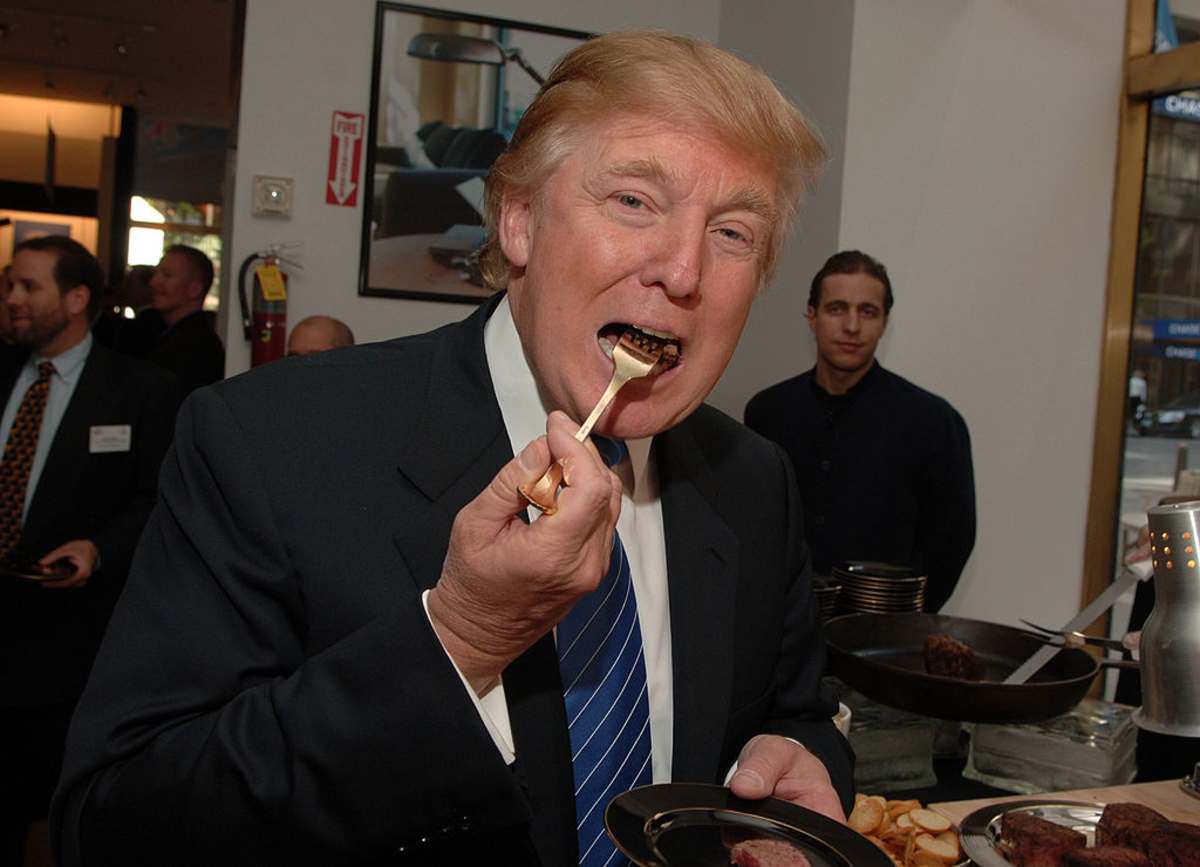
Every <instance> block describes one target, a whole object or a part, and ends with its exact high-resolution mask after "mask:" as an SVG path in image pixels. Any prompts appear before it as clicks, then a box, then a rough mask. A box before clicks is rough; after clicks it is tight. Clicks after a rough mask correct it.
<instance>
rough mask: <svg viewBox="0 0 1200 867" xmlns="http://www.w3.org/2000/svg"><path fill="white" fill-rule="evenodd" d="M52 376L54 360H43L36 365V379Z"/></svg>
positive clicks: (45, 378)
mask: <svg viewBox="0 0 1200 867" xmlns="http://www.w3.org/2000/svg"><path fill="white" fill-rule="evenodd" d="M52 376H54V362H53V361H43V362H41V363H40V364H39V365H38V379H40V380H47V379H49V378H50V377H52Z"/></svg>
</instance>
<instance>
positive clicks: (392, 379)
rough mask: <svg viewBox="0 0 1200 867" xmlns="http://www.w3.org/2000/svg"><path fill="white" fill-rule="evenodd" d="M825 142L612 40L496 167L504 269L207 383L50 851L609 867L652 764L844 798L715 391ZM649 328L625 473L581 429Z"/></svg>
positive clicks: (799, 573)
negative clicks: (376, 327) (339, 346)
mask: <svg viewBox="0 0 1200 867" xmlns="http://www.w3.org/2000/svg"><path fill="white" fill-rule="evenodd" d="M614 106H621V107H622V109H621V110H619V111H617V110H616V109H614ZM820 157H821V148H820V145H819V144H818V143H817V139H816V137H815V136H814V134H813V133H812V131H811V129H810V128H809V126H808V125H807V122H806V121H805V120H804V118H803V117H802V116H801V115H800V113H799V112H798V111H797V110H796V109H795V108H794V107H793V106H791V105H790V103H788V102H787V101H786V100H785V99H784V98H783V97H782V96H780V95H779V93H778V91H777V90H776V89H775V88H774V86H773V85H772V84H771V83H770V81H769V79H767V77H766V76H765V75H764V74H763V73H762V72H761V71H759V70H756V69H754V68H753V67H751V66H749V65H748V64H746V63H744V62H742V61H740V60H737V59H736V58H734V57H732V56H731V55H729V54H727V53H726V52H724V51H721V50H719V49H716V48H714V47H713V46H710V45H707V44H706V43H701V42H698V41H695V40H691V39H686V38H682V37H671V36H666V35H663V34H649V33H624V34H613V35H608V36H604V37H600V38H597V39H595V40H591V41H589V42H587V43H585V44H584V45H582V46H581V47H579V48H577V49H575V50H574V51H573V52H572V53H571V54H570V55H568V57H567V58H566V59H565V60H564V61H563V62H562V63H561V64H560V65H559V66H558V67H557V68H556V70H555V73H554V74H553V75H552V76H551V78H550V80H549V81H548V82H547V84H546V86H545V87H544V88H543V90H542V92H541V94H540V95H539V97H538V98H537V99H536V100H535V101H534V103H533V104H532V105H531V106H530V108H529V110H528V111H527V112H526V113H525V115H524V117H523V119H522V121H521V125H520V127H519V128H518V130H517V132H516V134H515V136H514V138H513V141H512V144H511V146H510V149H509V151H508V153H507V154H506V155H505V156H504V157H501V159H500V160H499V161H497V163H496V165H495V166H494V168H493V171H492V174H491V176H490V179H489V192H488V203H489V204H488V225H489V237H490V244H491V245H490V247H489V250H488V252H487V254H486V272H487V274H488V277H489V280H490V281H491V282H492V284H493V285H494V286H496V287H497V288H504V289H506V290H507V292H506V293H505V294H502V295H498V296H497V297H495V298H493V299H492V300H491V301H490V302H489V303H488V304H486V305H485V306H484V307H482V308H481V309H480V310H479V311H478V312H476V313H475V314H474V315H473V316H471V317H469V318H468V319H467V320H465V321H464V322H462V323H458V324H455V325H450V326H446V327H445V328H442V329H440V330H438V331H435V332H433V333H431V334H427V335H421V336H417V337H412V338H406V339H401V340H396V341H391V342H388V343H383V344H375V345H369V346H361V347H356V348H352V349H345V350H337V351H334V352H329V353H323V354H321V355H318V356H315V357H312V358H306V359H296V360H292V361H285V362H281V363H279V364H274V365H269V366H267V367H265V368H260V369H259V370H256V371H255V372H254V373H253V374H251V375H249V376H245V377H237V378H235V379H233V380H230V381H228V382H225V383H222V384H221V385H219V386H217V387H215V388H210V389H201V390H200V391H198V392H197V393H196V394H195V395H194V396H193V397H192V398H191V399H190V400H189V401H188V403H187V404H186V405H185V407H184V410H183V411H182V413H181V416H180V423H179V426H178V435H177V440H176V448H175V451H174V453H173V456H172V457H171V458H170V459H169V460H168V461H167V463H166V465H165V467H164V471H163V481H162V485H163V490H162V503H161V505H160V507H159V508H158V509H157V510H156V511H155V515H154V517H153V518H152V519H151V522H150V525H149V526H148V528H147V532H146V535H145V538H144V539H143V542H142V546H141V548H140V549H139V552H138V557H137V562H136V565H135V567H134V572H133V576H132V578H131V581H130V584H129V587H128V589H127V592H126V594H125V596H124V597H123V598H122V600H121V605H120V606H119V608H118V611H117V613H116V615H115V617H114V622H113V627H112V629H111V630H110V633H109V636H108V638H107V639H106V643H105V646H104V648H103V649H102V651H101V654H100V658H99V660H98V663H97V666H96V670H95V671H94V673H93V676H92V679H91V681H90V683H89V686H88V690H87V693H86V695H85V698H84V700H83V702H82V704H81V708H80V712H79V714H78V715H77V717H76V720H75V723H74V726H73V729H72V734H71V739H70V747H69V749H68V758H67V761H66V767H65V769H64V775H63V780H62V783H61V786H60V790H59V793H58V796H57V799H56V806H55V811H54V816H55V818H54V820H53V821H54V823H55V833H56V839H57V841H58V845H59V851H60V857H61V859H62V863H64V864H66V865H71V867H73V865H78V864H89V865H90V864H122V865H132V864H143V863H151V862H159V861H161V860H162V859H163V858H166V859H168V860H170V861H171V862H172V863H173V864H217V863H220V864H276V863H278V864H288V865H297V864H313V865H316V864H334V863H336V864H385V863H397V862H408V863H416V864H455V865H458V864H474V863H499V864H544V865H553V867H558V865H569V864H593V863H597V864H599V863H610V864H611V863H620V857H619V853H618V852H617V851H616V850H615V849H614V848H613V845H612V843H611V842H610V841H609V839H608V837H607V835H605V833H604V831H603V828H602V826H601V825H600V822H599V820H600V817H602V815H603V811H604V808H605V804H606V803H607V802H608V801H609V800H610V799H611V798H612V797H615V796H617V795H619V794H620V793H621V792H623V791H625V790H627V789H629V788H631V787H633V786H639V785H642V784H644V783H649V782H652V781H653V782H668V781H671V780H690V781H703V782H709V783H721V782H723V781H725V780H727V779H728V782H729V785H730V786H731V788H732V789H733V790H734V792H735V793H737V794H739V795H741V796H743V797H747V798H762V797H765V796H767V795H770V794H774V795H776V796H778V797H782V798H787V799H789V800H793V801H796V802H797V803H802V804H806V805H808V806H810V807H812V808H814V809H817V810H820V811H822V812H824V813H826V814H828V815H830V816H834V817H838V818H840V817H841V816H842V815H843V813H842V810H843V806H844V805H845V804H847V802H848V800H849V798H850V795H851V791H850V790H851V776H852V756H851V754H850V752H849V748H848V746H847V745H846V743H845V741H844V739H842V738H841V736H840V735H839V734H838V733H837V731H836V729H835V728H834V727H833V724H832V722H831V720H830V717H831V715H832V714H833V713H834V712H835V710H836V703H835V702H832V701H830V700H829V698H828V697H827V696H825V695H824V694H823V693H822V691H821V689H820V675H821V672H822V668H823V665H824V655H823V651H822V644H821V640H820V636H819V632H818V629H817V624H816V619H815V607H814V606H813V604H812V599H811V592H810V586H809V572H808V569H807V565H806V563H805V560H804V556H803V553H802V552H803V544H802V541H801V539H800V523H801V522H800V512H799V508H798V502H797V496H796V494H795V491H794V489H793V482H792V479H791V476H790V471H789V470H788V465H787V462H786V460H785V458H784V456H783V454H782V452H781V451H780V450H779V449H778V448H776V447H774V446H772V445H771V444H769V443H767V442H766V441H764V440H762V439H760V438H758V437H756V436H755V435H753V434H751V433H750V432H749V431H747V430H745V429H744V428H742V427H741V426H740V425H738V424H736V423H735V422H733V421H732V420H731V419H728V418H727V417H725V416H723V415H722V414H720V413H719V412H717V411H716V410H713V409H711V408H708V407H704V406H701V402H702V401H703V398H704V396H705V395H706V394H707V393H708V392H709V390H710V389H711V388H712V386H713V384H714V383H715V381H716V379H717V378H718V377H719V376H720V374H721V372H722V370H723V369H724V367H725V365H726V363H727V362H728V360H729V357H730V355H731V354H732V352H733V349H734V346H735V344H736V341H737V338H738V336H739V334H740V330H741V326H742V324H743V323H744V322H745V319H746V316H747V314H748V312H749V305H750V303H751V301H752V299H753V297H754V296H755V294H756V292H757V290H758V287H759V285H760V283H761V282H762V280H763V279H765V277H766V275H768V274H769V273H770V270H771V265H772V262H773V260H774V258H775V256H776V254H777V252H778V246H779V243H780V241H781V239H782V237H783V236H784V235H785V233H786V230H787V219H786V217H785V216H784V215H786V214H787V213H789V212H790V210H791V208H792V205H793V204H794V203H795V201H796V199H797V198H798V196H799V193H800V191H801V189H802V187H803V185H804V184H805V183H806V182H807V181H808V180H809V179H810V178H811V174H812V172H813V171H814V170H815V169H816V166H817V163H818V162H819V160H820ZM630 323H637V324H638V325H640V326H642V327H643V328H646V329H650V330H651V331H652V332H654V333H655V334H657V335H658V336H659V338H660V339H663V340H666V341H668V342H671V343H674V344H675V345H676V347H677V348H678V349H679V352H680V357H681V361H680V363H679V364H678V365H677V366H675V367H674V368H672V369H671V370H669V371H666V372H663V373H661V374H660V375H657V376H654V377H653V378H651V379H649V380H640V381H636V382H634V383H631V384H630V385H629V386H626V388H625V389H624V390H622V391H621V393H620V394H619V395H618V396H617V398H616V400H615V402H614V403H613V404H612V405H611V406H610V408H609V409H608V410H607V411H606V412H605V413H604V414H603V415H602V416H601V417H600V420H599V422H598V424H597V427H596V430H597V431H598V432H600V433H602V434H604V435H606V436H607V437H610V438H617V439H621V440H624V441H625V443H626V444H627V451H626V452H624V453H623V451H622V449H620V448H619V447H618V448H614V449H612V450H611V451H612V452H613V454H612V455H611V457H612V459H613V460H614V461H615V463H614V465H613V466H614V470H613V471H610V470H609V469H608V467H607V466H606V465H605V463H604V462H603V461H602V460H601V457H600V454H599V452H598V450H597V448H596V447H595V446H593V445H592V444H591V443H590V442H586V441H585V442H583V443H581V442H578V441H576V439H575V438H574V436H573V434H574V433H575V432H576V430H577V422H576V421H573V420H572V419H576V420H577V419H580V418H582V417H584V416H585V415H587V413H588V410H590V409H591V407H592V406H593V405H594V404H595V402H596V400H597V399H598V398H599V396H600V394H601V392H602V391H604V390H605V386H606V385H607V383H608V380H609V377H610V376H611V374H612V371H613V362H612V360H611V358H610V355H611V353H612V352H613V344H614V342H615V341H616V339H617V336H618V335H619V334H620V333H621V332H622V331H623V330H625V328H626V326H627V325H628V324H630ZM612 445H613V443H612V442H611V441H609V442H607V443H606V444H605V445H604V448H605V450H606V451H609V446H612ZM514 454H515V455H516V457H515V458H514V457H513V455H514ZM552 461H561V462H562V465H563V472H564V476H565V479H566V483H567V484H566V487H564V488H563V490H562V492H561V494H560V496H559V498H558V508H557V511H556V512H554V513H553V514H546V515H542V516H540V517H536V518H535V519H533V520H531V521H527V520H526V519H527V518H528V517H529V515H528V513H527V504H526V503H525V502H524V501H523V500H522V499H521V497H520V495H519V494H518V493H517V490H518V487H519V486H520V485H522V484H529V483H532V482H534V481H535V480H536V479H537V478H538V477H539V476H540V475H541V474H542V473H543V472H544V471H546V470H547V468H548V467H550V465H551V463H552ZM580 648H583V649H584V652H583V653H580V654H576V655H574V656H573V655H572V654H575V653H576V651H578V650H579V649H580ZM610 653H611V654H612V655H611V656H609V654H610ZM597 659H604V660H605V666H603V667H602V669H597V668H595V667H593V666H592V665H591V663H592V662H593V661H594V660H597ZM609 662H611V664H609ZM617 672H619V674H618V675H615V674H614V673H617ZM606 690H611V692H610V691H606ZM585 721H586V725H587V726H588V727H587V728H582V727H583V726H585ZM735 762H736V765H735ZM835 787H836V789H835Z"/></svg>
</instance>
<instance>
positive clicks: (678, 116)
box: [481, 30, 825, 289]
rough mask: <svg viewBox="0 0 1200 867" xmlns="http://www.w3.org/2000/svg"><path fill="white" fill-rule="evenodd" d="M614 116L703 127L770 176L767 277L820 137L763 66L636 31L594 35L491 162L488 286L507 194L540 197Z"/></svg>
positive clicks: (817, 159)
mask: <svg viewBox="0 0 1200 867" xmlns="http://www.w3.org/2000/svg"><path fill="white" fill-rule="evenodd" d="M616 114H635V115H647V116H650V117H654V118H656V119H660V120H664V121H666V122H668V123H671V124H675V125H681V126H691V127H693V128H694V127H696V126H697V125H699V126H700V127H701V128H703V129H704V130H705V131H706V132H710V133H712V134H715V135H716V136H717V138H718V139H720V140H721V141H722V142H724V143H726V144H728V145H731V146H733V147H735V148H736V149H738V150H739V151H742V152H745V153H746V154H747V156H748V157H749V158H750V159H751V160H752V161H756V162H759V163H761V164H762V165H764V166H766V167H768V168H769V169H770V170H772V171H773V174H774V177H775V193H776V195H775V200H776V201H775V204H776V207H777V209H778V212H779V213H778V218H777V219H776V221H775V225H774V226H773V227H772V231H771V235H770V237H769V238H768V240H767V244H766V246H765V248H764V251H763V257H762V262H761V267H760V278H761V280H763V281H765V280H766V279H767V278H769V277H770V274H771V272H772V269H773V268H774V265H775V260H776V257H777V256H778V254H779V249H780V247H781V246H782V243H783V240H784V238H785V237H786V236H787V233H788V230H789V229H790V228H791V224H792V220H793V218H794V216H795V213H796V209H797V207H798V206H799V203H800V199H801V197H802V196H803V194H804V192H805V191H806V190H807V189H809V188H811V186H812V184H813V182H814V181H815V180H816V177H817V175H818V174H819V173H820V170H821V167H822V166H823V164H824V161H825V146H824V144H823V143H822V141H821V138H820V134H819V133H818V132H817V131H816V129H815V128H814V127H813V126H812V125H811V124H810V123H809V122H808V120H807V119H806V118H805V117H804V115H803V114H802V113H801V112H800V110H799V109H798V108H796V106H794V105H793V104H792V103H791V102H789V101H788V100H787V98H785V97H784V96H783V94H781V93H780V92H779V89H778V88H777V87H776V86H775V84H774V82H772V81H771V79H770V77H769V76H768V75H767V74H766V73H765V72H763V71H762V70H761V69H759V68H758V67H756V66H754V65H752V64H750V63H747V62H746V61H744V60H742V59H741V58H739V57H736V56H735V55H733V54H731V53H730V52H728V51H726V50H724V49H722V48H718V47H716V46H715V45H712V44H711V43H708V42H704V41H702V40H699V39H693V38H691V37H687V36H677V35H674V34H670V33H663V32H659V31H646V30H640V31H639V30H633V31H622V32H617V33H610V34H607V35H604V36H598V37H596V38H594V39H591V40H588V41H587V42H585V43H583V44H582V45H580V46H579V47H578V48H576V49H574V50H573V51H571V52H570V53H569V54H567V55H566V56H564V57H563V58H562V60H560V61H559V62H558V65H557V66H555V68H554V70H553V71H552V72H551V73H550V77H549V78H548V79H547V80H546V83H545V85H544V86H543V87H542V89H541V91H540V92H539V93H538V95H537V97H536V98H535V99H534V101H533V102H532V103H531V104H530V106H529V108H528V109H527V110H526V112H525V114H524V116H523V117H522V118H521V122H520V124H519V125H518V126H517V130H516V132H515V133H514V134H513V138H512V141H511V142H510V143H509V146H508V149H507V150H506V151H505V152H504V153H503V154H502V155H501V156H500V157H499V158H498V159H497V160H496V162H495V163H494V164H493V165H492V168H491V171H490V173H489V174H488V179H487V191H486V194H485V202H484V205H485V212H484V225H485V226H486V227H487V234H488V240H487V244H486V246H485V248H484V252H483V257H482V260H481V266H482V269H483V276H484V278H485V279H486V281H487V283H488V285H489V286H491V287H492V288H494V289H503V288H505V287H506V286H507V285H508V271H509V262H508V260H507V259H506V258H505V256H504V253H503V251H502V250H501V249H500V242H499V238H498V227H499V222H500V209H501V205H502V204H503V202H504V200H505V198H506V197H508V196H510V195H514V194H523V195H531V196H534V197H536V195H537V193H538V192H539V190H540V189H541V186H542V184H543V183H544V182H545V181H546V179H547V178H549V177H550V175H551V174H553V173H554V171H555V170H556V169H557V168H558V166H559V164H560V163H561V162H562V160H563V159H565V158H566V157H567V156H569V155H570V154H571V153H572V152H573V151H574V149H575V148H577V147H579V145H580V144H581V143H582V137H583V135H584V134H585V133H586V128H587V126H588V124H590V123H592V122H595V121H598V120H600V119H602V118H604V117H607V116H612V115H616Z"/></svg>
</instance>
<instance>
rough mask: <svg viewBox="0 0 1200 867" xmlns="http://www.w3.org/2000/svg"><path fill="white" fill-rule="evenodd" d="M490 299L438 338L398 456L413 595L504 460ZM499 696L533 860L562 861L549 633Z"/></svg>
mask: <svg viewBox="0 0 1200 867" xmlns="http://www.w3.org/2000/svg"><path fill="white" fill-rule="evenodd" d="M498 301H499V296H497V297H496V298H495V299H493V301H492V302H491V303H489V304H486V305H484V306H483V307H481V308H480V310H479V311H478V312H477V313H475V314H474V315H472V316H471V317H469V318H468V319H467V320H465V321H464V322H463V323H461V324H460V325H458V326H452V327H450V328H447V329H445V330H444V331H443V332H442V334H441V337H440V339H439V341H438V346H437V348H436V349H435V350H434V353H433V359H432V361H431V363H430V366H429V371H428V381H427V382H426V383H425V400H424V404H423V412H422V415H421V417H420V418H419V419H418V420H417V421H416V423H415V425H414V428H413V430H412V431H411V435H410V436H408V437H407V438H406V443H405V445H406V447H405V450H404V453H403V455H402V456H401V460H400V467H399V472H400V473H401V474H402V475H403V476H404V477H405V478H406V479H408V481H409V482H411V483H412V485H413V486H414V487H416V488H417V489H418V490H419V491H421V493H422V494H424V496H425V497H427V498H428V500H429V508H427V509H424V510H422V511H421V514H418V515H406V516H405V522H404V524H403V526H401V527H400V528H399V529H398V530H397V531H396V533H395V536H394V539H395V543H396V547H397V548H398V549H399V550H400V553H401V555H402V556H403V557H404V559H405V561H406V563H407V565H408V567H409V570H410V571H411V573H412V575H413V576H414V578H415V579H416V582H417V585H418V587H419V589H421V590H424V589H427V588H429V587H432V586H433V585H434V584H436V583H437V579H438V577H439V576H440V574H441V569H442V562H443V561H444V559H445V556H446V546H447V544H448V541H449V538H450V528H451V526H452V525H453V523H454V517H455V515H457V514H458V512H459V510H460V509H461V508H462V507H463V506H465V505H466V504H467V503H468V502H470V501H471V500H472V499H474V497H475V496H476V495H478V494H479V492H480V491H482V490H483V489H484V488H485V487H486V486H487V485H488V484H489V483H490V482H491V480H492V478H493V477H494V476H495V475H496V473H497V472H498V471H499V470H500V468H501V467H502V466H503V465H504V464H505V463H507V462H508V461H509V460H511V459H512V456H513V454H512V447H511V445H510V443H509V440H508V433H507V431H506V430H505V427H504V421H503V418H502V417H501V415H500V408H499V405H498V404H497V402H496V395H495V393H494V391H493V390H492V381H491V376H490V374H489V372H488V366H487V358H486V356H485V354H484V349H483V328H484V324H485V323H486V321H487V317H488V316H490V315H491V312H492V310H494V309H495V306H496V304H497V303H498ZM504 692H505V698H506V700H507V703H508V713H509V723H510V725H511V728H512V734H513V740H514V746H515V747H516V753H517V763H516V766H515V767H514V772H515V773H516V774H517V776H518V778H519V779H520V781H521V783H522V785H523V786H524V788H525V790H526V792H527V793H528V795H529V799H530V801H531V803H532V807H533V813H534V818H533V821H532V825H531V829H530V834H531V837H532V839H533V843H534V845H535V846H536V848H537V850H538V853H539V855H540V857H541V860H542V862H543V863H545V864H565V863H572V862H573V861H575V860H576V855H575V853H576V849H577V844H576V838H575V802H574V781H573V778H572V775H571V748H570V742H569V740H568V737H567V723H566V714H565V711H564V710H563V701H562V685H561V681H560V679H559V674H558V654H557V653H556V651H555V648H554V639H553V637H552V636H551V635H546V636H545V637H543V638H542V639H541V640H540V641H538V642H537V643H536V644H535V645H534V646H533V647H531V648H530V649H529V650H528V651H526V652H525V653H524V654H522V656H521V657H520V658H518V659H517V660H515V661H514V662H513V663H512V664H511V665H510V666H509V667H508V669H507V670H506V671H505V672H504Z"/></svg>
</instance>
